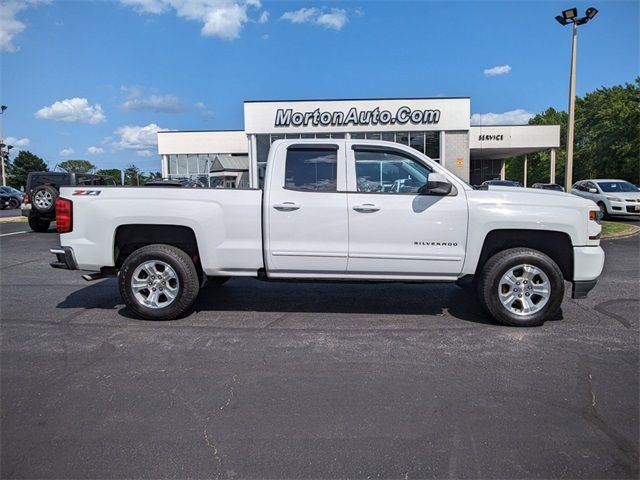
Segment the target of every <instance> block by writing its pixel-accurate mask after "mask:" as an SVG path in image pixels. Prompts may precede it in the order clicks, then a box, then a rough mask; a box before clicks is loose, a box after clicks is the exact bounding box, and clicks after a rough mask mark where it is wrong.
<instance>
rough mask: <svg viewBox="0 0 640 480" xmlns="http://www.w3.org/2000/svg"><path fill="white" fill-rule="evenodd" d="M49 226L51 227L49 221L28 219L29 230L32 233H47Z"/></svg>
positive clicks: (35, 218)
mask: <svg viewBox="0 0 640 480" xmlns="http://www.w3.org/2000/svg"><path fill="white" fill-rule="evenodd" d="M50 225H51V221H50V220H44V219H42V218H38V217H29V226H30V227H31V230H33V231H34V232H40V233H43V232H48V231H49V226H50Z"/></svg>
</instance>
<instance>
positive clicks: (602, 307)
mask: <svg viewBox="0 0 640 480" xmlns="http://www.w3.org/2000/svg"><path fill="white" fill-rule="evenodd" d="M639 301H640V299H637V298H615V299H613V300H607V301H606V302H602V303H599V304H597V305H596V306H595V307H593V309H594V310H595V311H596V312H598V313H601V314H603V315H606V316H607V317H609V318H613V319H614V320H616V321H618V323H620V325H622V326H623V327H625V328H631V322H629V320H627V319H626V318H624V317H623V316H621V315H618V314H616V313H612V312H610V311H609V310H608V307H609V306H610V305H618V304H619V303H620V302H639Z"/></svg>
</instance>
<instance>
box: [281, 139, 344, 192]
mask: <svg viewBox="0 0 640 480" xmlns="http://www.w3.org/2000/svg"><path fill="white" fill-rule="evenodd" d="M284 186H285V188H288V189H289V190H300V191H305V192H335V191H336V190H337V149H335V148H331V149H328V148H317V147H313V148H312V147H310V148H289V149H288V150H287V161H286V167H285V182H284Z"/></svg>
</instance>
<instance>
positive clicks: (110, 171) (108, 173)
mask: <svg viewBox="0 0 640 480" xmlns="http://www.w3.org/2000/svg"><path fill="white" fill-rule="evenodd" d="M121 172H122V171H121V170H119V169H117V168H103V169H102V170H98V171H97V172H96V174H98V175H104V176H105V177H113V179H114V180H115V181H116V185H122V173H121Z"/></svg>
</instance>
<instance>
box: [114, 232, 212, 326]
mask: <svg viewBox="0 0 640 480" xmlns="http://www.w3.org/2000/svg"><path fill="white" fill-rule="evenodd" d="M118 283H119V287H120V294H121V295H122V299H123V300H124V302H125V303H126V305H127V307H129V308H130V309H131V311H132V312H133V313H135V314H136V315H137V316H138V317H141V318H145V319H148V320H173V319H175V318H178V317H180V316H182V315H184V314H185V313H187V311H189V310H190V309H191V307H193V304H194V303H195V301H196V298H197V296H198V291H199V289H200V283H199V279H198V272H197V271H196V267H195V265H194V264H193V261H192V260H191V258H190V257H189V255H187V254H186V253H185V252H184V251H183V250H180V249H179V248H176V247H172V246H170V245H163V244H156V245H148V246H146V247H142V248H139V249H138V250H136V251H134V252H133V253H132V254H131V255H129V256H128V257H127V259H126V260H125V261H124V264H123V265H122V269H121V270H120V276H119V280H118Z"/></svg>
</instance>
